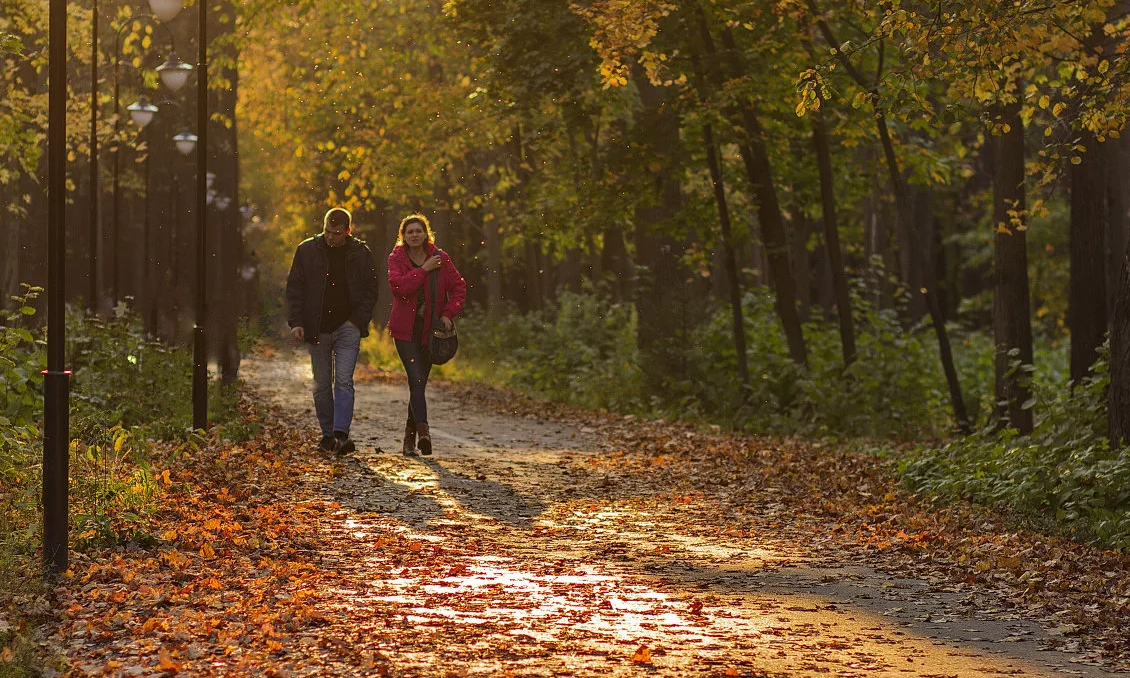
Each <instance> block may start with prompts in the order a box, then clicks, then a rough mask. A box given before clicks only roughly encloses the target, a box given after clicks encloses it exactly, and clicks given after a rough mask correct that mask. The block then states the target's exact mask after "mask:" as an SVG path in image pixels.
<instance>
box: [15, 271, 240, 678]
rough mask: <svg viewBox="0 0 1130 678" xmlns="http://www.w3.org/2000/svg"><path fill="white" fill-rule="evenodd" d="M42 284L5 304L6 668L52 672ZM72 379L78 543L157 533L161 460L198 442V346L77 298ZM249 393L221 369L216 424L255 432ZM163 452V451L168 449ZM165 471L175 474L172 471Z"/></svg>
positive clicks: (140, 538) (233, 432) (70, 328)
mask: <svg viewBox="0 0 1130 678" xmlns="http://www.w3.org/2000/svg"><path fill="white" fill-rule="evenodd" d="M40 292H42V290H41V289H39V288H35V287H30V286H26V285H25V286H24V288H23V293H22V294H21V295H19V296H16V297H13V298H12V301H13V302H14V305H13V306H11V308H10V310H6V311H0V379H2V381H3V382H4V385H5V388H4V390H3V392H2V395H0V678H7V677H8V676H25V675H27V676H31V675H40V673H41V670H40V669H41V666H42V664H43V663H44V662H45V661H50V658H44V657H42V656H38V655H37V651H38V650H37V648H38V645H37V643H36V638H35V636H36V633H37V629H38V628H39V627H40V626H41V625H42V624H44V623H45V622H46V621H47V620H49V619H50V618H51V617H50V614H51V608H50V605H49V589H48V584H47V583H46V582H45V580H44V578H43V576H42V563H41V550H40V539H41V529H42V523H43V517H42V508H41V506H40V493H41V490H42V454H43V438H42V432H41V428H42V425H43V376H42V374H41V371H42V370H43V368H44V367H45V366H46V355H45V349H46V343H45V340H44V331H43V328H42V326H40V325H38V324H36V322H35V321H36V312H35V301H36V298H37V297H38V295H39V294H40ZM66 323H67V325H66V329H67V347H66V358H67V364H66V367H67V368H69V369H71V370H72V371H73V375H72V378H71V380H70V388H71V393H70V439H71V440H70V445H69V453H70V457H69V460H68V463H69V471H70V473H69V475H70V487H69V518H70V520H69V522H70V530H69V532H70V538H71V543H70V546H71V548H72V549H75V550H78V551H82V550H85V549H91V548H96V547H99V546H104V545H109V544H120V543H127V542H128V543H136V544H141V545H145V544H148V543H151V542H152V541H153V539H154V538H153V537H152V535H151V534H150V529H151V525H152V522H151V518H152V515H153V513H154V512H155V510H156V509H157V507H158V505H159V502H160V500H161V497H162V494H163V492H162V489H163V487H164V486H165V485H167V481H168V478H167V477H165V478H161V477H160V476H155V475H154V472H153V470H152V469H153V462H154V461H157V460H160V461H161V462H162V464H161V465H162V466H163V465H164V463H163V462H164V461H165V460H166V459H167V458H168V457H169V456H171V455H178V454H183V453H190V452H191V450H192V449H193V448H194V447H195V446H197V445H199V444H200V442H201V441H202V440H203V438H202V435H203V434H202V433H201V432H196V431H193V430H192V426H191V422H192V403H191V368H192V355H191V351H190V349H188V348H186V347H170V346H166V345H164V344H161V343H160V342H157V341H154V340H152V339H149V338H147V337H146V335H145V333H144V331H143V329H142V327H141V324H140V322H139V320H138V318H137V317H136V316H135V315H134V314H132V313H130V312H128V311H127V310H125V309H120V310H119V312H118V313H116V314H115V315H114V316H112V317H110V318H99V317H93V316H88V315H86V314H84V313H83V312H81V311H77V310H73V309H72V310H68V313H67V316H66ZM237 398H238V394H237V393H236V390H235V389H234V388H224V387H221V386H220V384H219V383H218V382H216V381H214V380H213V381H212V383H211V385H210V392H209V412H210V414H211V423H212V425H213V428H212V433H211V435H214V436H218V437H221V438H224V439H231V440H245V439H248V438H250V437H251V436H253V435H254V434H255V433H256V425H255V424H252V423H249V422H245V421H244V420H243V419H242V418H241V417H240V414H239V412H238V410H237ZM158 455H160V456H158ZM162 481H164V482H162Z"/></svg>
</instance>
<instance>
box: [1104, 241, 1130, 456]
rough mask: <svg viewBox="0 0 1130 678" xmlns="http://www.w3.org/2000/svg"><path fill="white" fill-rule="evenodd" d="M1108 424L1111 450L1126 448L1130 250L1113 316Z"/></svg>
mask: <svg viewBox="0 0 1130 678" xmlns="http://www.w3.org/2000/svg"><path fill="white" fill-rule="evenodd" d="M1107 424H1108V429H1109V437H1110V444H1111V447H1114V448H1121V447H1123V446H1124V445H1125V444H1126V442H1127V441H1128V440H1130V249H1128V250H1125V251H1123V253H1122V265H1121V266H1120V267H1119V282H1118V293H1117V294H1116V295H1115V303H1114V309H1113V312H1112V314H1111V323H1110V388H1109V390H1108V391H1107Z"/></svg>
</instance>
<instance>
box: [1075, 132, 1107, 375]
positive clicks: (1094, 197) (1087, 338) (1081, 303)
mask: <svg viewBox="0 0 1130 678" xmlns="http://www.w3.org/2000/svg"><path fill="white" fill-rule="evenodd" d="M1082 137H1083V138H1082V140H1081V141H1080V143H1081V144H1082V145H1083V146H1084V147H1086V149H1087V150H1086V151H1085V152H1083V153H1082V154H1081V155H1082V158H1081V161H1080V163H1079V164H1077V165H1075V164H1073V165H1071V168H1070V170H1069V173H1070V178H1071V226H1070V240H1071V280H1070V284H1069V290H1068V305H1067V326H1068V328H1069V329H1070V331H1071V381H1072V382H1073V383H1079V381H1080V380H1081V379H1083V378H1084V377H1086V376H1087V375H1088V374H1090V370H1091V365H1092V364H1093V363H1094V362H1095V359H1096V358H1097V357H1098V354H1097V353H1096V351H1097V350H1098V349H1099V347H1100V346H1102V344H1103V341H1104V337H1105V335H1106V331H1107V314H1106V304H1107V301H1106V268H1105V263H1106V262H1105V253H1104V247H1105V245H1106V235H1107V221H1108V215H1107V201H1106V168H1105V160H1106V158H1105V157H1104V151H1105V149H1104V146H1103V144H1100V143H1099V142H1098V140H1097V139H1095V137H1094V135H1092V134H1091V133H1089V132H1084V133H1083V134H1082Z"/></svg>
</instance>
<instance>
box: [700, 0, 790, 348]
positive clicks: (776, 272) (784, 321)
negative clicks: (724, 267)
mask: <svg viewBox="0 0 1130 678" xmlns="http://www.w3.org/2000/svg"><path fill="white" fill-rule="evenodd" d="M699 25H700V32H701V34H702V39H703V44H704V47H705V51H706V57H707V60H708V62H715V63H716V62H717V60H718V55H717V52H716V50H715V49H714V41H713V38H712V37H711V34H710V28H709V26H708V25H707V23H706V15H705V14H704V13H703V12H702V11H701V8H700V9H699ZM722 45H723V47H724V48H725V51H726V57H727V58H726V64H727V66H728V69H729V75H730V77H733V78H738V77H741V76H742V75H744V74H745V73H746V68H745V66H744V64H742V63H741V57H740V53H739V52H738V50H737V46H736V45H735V43H734V37H733V32H732V31H731V30H730V28H729V27H726V28H724V29H722ZM732 113H733V114H734V115H733V116H732V117H734V118H735V120H734V122H735V124H736V125H737V126H738V127H739V128H741V129H743V130H744V132H745V135H746V138H745V139H744V140H743V141H742V143H741V144H740V145H739V149H740V151H741V157H742V162H743V164H744V165H745V169H746V175H747V176H748V178H749V182H750V185H751V186H752V187H753V192H754V197H755V198H756V201H757V221H758V223H759V224H760V225H761V243H762V245H763V246H764V247H765V253H766V255H767V258H768V260H769V276H770V278H771V279H772V282H773V289H774V292H775V300H776V303H775V307H776V310H777V316H778V317H779V318H780V319H781V325H782V328H783V329H784V331H785V341H786V342H787V344H788V347H789V357H790V358H792V360H793V362H795V363H796V364H798V365H807V364H808V348H807V347H806V345H805V341H804V332H803V330H802V329H801V324H800V315H799V314H798V313H797V303H796V286H795V283H794V278H793V271H792V266H791V264H790V262H789V240H788V236H787V234H786V232H785V223H784V219H783V218H782V217H781V208H780V204H779V203H778V201H777V189H776V186H775V185H774V183H773V169H772V166H771V165H770V163H769V154H768V151H767V150H766V147H765V133H764V130H763V128H762V126H761V121H760V120H759V119H758V117H757V114H756V112H755V111H754V110H753V107H752V104H750V103H749V102H745V103H743V104H739V105H738V107H737V110H735V111H732Z"/></svg>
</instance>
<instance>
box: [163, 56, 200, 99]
mask: <svg viewBox="0 0 1130 678" xmlns="http://www.w3.org/2000/svg"><path fill="white" fill-rule="evenodd" d="M191 72H192V64H190V63H188V62H186V61H182V60H181V58H180V57H179V56H177V53H176V52H170V53H169V58H168V59H167V60H166V61H165V63H163V64H161V65H160V66H158V67H157V74H158V75H160V76H161V82H163V83H165V87H168V88H169V89H170V90H172V91H174V92H179V91H180V90H181V88H182V87H184V85H185V83H187V82H188V74H189V73H191Z"/></svg>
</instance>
